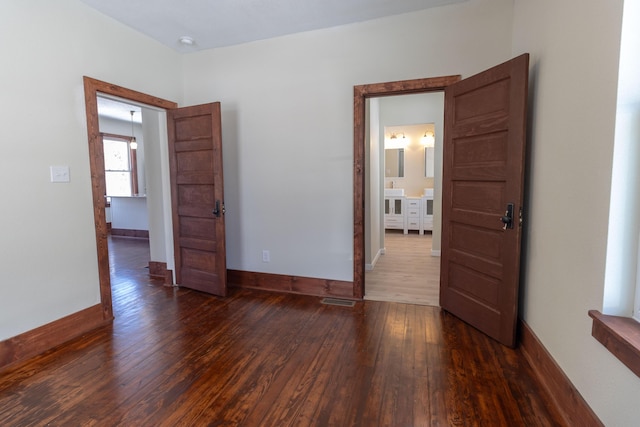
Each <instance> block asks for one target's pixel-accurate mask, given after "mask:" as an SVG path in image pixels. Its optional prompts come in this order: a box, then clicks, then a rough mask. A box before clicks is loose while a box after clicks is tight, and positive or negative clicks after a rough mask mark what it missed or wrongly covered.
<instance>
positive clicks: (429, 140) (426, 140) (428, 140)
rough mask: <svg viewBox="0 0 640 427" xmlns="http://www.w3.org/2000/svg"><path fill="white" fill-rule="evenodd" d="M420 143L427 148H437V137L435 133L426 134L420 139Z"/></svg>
mask: <svg viewBox="0 0 640 427" xmlns="http://www.w3.org/2000/svg"><path fill="white" fill-rule="evenodd" d="M420 142H421V143H422V145H424V146H425V147H435V145H436V137H435V135H434V134H433V132H425V133H424V136H423V137H422V138H420Z"/></svg>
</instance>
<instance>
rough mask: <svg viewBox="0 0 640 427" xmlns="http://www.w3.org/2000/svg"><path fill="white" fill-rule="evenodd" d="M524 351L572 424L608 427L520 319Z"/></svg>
mask: <svg viewBox="0 0 640 427" xmlns="http://www.w3.org/2000/svg"><path fill="white" fill-rule="evenodd" d="M520 332H521V333H520V351H521V352H522V354H523V355H524V357H525V359H526V360H527V361H528V362H529V365H531V367H532V368H533V371H534V373H535V374H536V376H537V377H538V379H539V380H540V382H541V383H542V386H543V388H545V389H546V391H547V393H548V394H549V395H550V397H551V400H552V401H553V402H554V403H555V406H556V408H557V409H558V411H559V412H560V414H561V415H562V417H563V418H564V419H565V421H566V423H567V425H569V426H604V424H602V422H601V421H600V419H599V418H598V416H597V415H596V414H595V412H593V410H592V409H591V407H589V405H588V404H587V402H586V401H585V400H584V398H583V397H582V395H581V394H580V392H578V390H577V389H576V388H575V386H574V385H573V384H572V383H571V381H570V380H569V378H568V377H567V375H566V374H565V373H564V372H563V371H562V369H561V368H560V366H558V364H557V363H556V361H555V360H554V359H553V357H551V354H550V353H549V352H548V351H547V349H546V348H545V347H544V346H543V345H542V343H541V342H540V340H539V339H538V337H536V335H535V334H534V333H533V331H532V330H531V328H530V327H529V325H527V324H526V323H525V322H524V321H522V320H521V321H520Z"/></svg>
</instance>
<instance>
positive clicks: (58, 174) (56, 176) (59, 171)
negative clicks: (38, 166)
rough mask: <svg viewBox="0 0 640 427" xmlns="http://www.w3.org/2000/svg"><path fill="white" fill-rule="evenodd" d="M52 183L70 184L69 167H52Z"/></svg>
mask: <svg viewBox="0 0 640 427" xmlns="http://www.w3.org/2000/svg"><path fill="white" fill-rule="evenodd" d="M49 169H50V171H51V182H69V181H71V178H70V176H69V166H51V167H50V168H49Z"/></svg>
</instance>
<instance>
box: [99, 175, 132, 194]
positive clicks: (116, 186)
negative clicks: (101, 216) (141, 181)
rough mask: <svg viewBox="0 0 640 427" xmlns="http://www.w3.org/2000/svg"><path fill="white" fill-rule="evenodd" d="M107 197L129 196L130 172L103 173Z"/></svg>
mask: <svg viewBox="0 0 640 427" xmlns="http://www.w3.org/2000/svg"><path fill="white" fill-rule="evenodd" d="M104 177H105V181H106V184H107V196H131V172H110V171H106V172H105V176H104Z"/></svg>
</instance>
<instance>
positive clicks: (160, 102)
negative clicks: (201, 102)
mask: <svg viewBox="0 0 640 427" xmlns="http://www.w3.org/2000/svg"><path fill="white" fill-rule="evenodd" d="M83 82H84V102H85V111H86V116H87V137H88V141H89V168H90V171H91V189H92V194H93V218H94V223H95V230H96V246H97V255H98V279H99V281H100V304H101V306H102V311H103V319H113V308H112V303H111V279H110V272H109V249H108V245H107V234H108V231H107V220H106V217H105V203H104V195H105V194H106V189H105V181H104V150H103V147H102V137H101V135H100V126H99V122H98V100H97V96H98V94H105V95H112V96H117V97H119V98H122V99H127V100H131V101H135V102H138V103H142V104H146V105H150V106H153V107H158V108H165V109H171V108H176V107H177V106H178V104H176V103H175V102H172V101H167V100H165V99H162V98H157V97H155V96H151V95H147V94H145V93H142V92H138V91H135V90H131V89H127V88H124V87H121V86H117V85H114V84H111V83H107V82H103V81H100V80H96V79H92V78H91V77H86V76H85V77H83Z"/></svg>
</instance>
